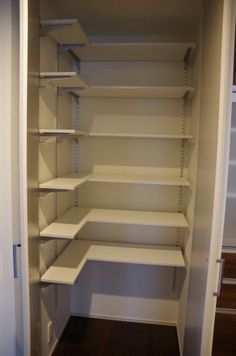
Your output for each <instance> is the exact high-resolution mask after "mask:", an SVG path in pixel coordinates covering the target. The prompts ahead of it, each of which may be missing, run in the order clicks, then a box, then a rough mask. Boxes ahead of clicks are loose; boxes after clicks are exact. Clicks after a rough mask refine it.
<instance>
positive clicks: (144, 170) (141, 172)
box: [39, 166, 190, 191]
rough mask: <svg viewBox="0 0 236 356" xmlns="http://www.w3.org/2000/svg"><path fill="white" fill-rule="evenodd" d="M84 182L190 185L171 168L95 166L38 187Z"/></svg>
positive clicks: (57, 188) (73, 186)
mask: <svg viewBox="0 0 236 356" xmlns="http://www.w3.org/2000/svg"><path fill="white" fill-rule="evenodd" d="M170 171H171V172H170ZM85 182H97V183H98V182H102V183H129V184H147V185H168V186H186V187H189V186H190V182H189V180H188V179H187V178H186V177H179V176H178V172H176V171H174V172H173V170H171V169H169V170H168V169H164V172H163V169H158V168H157V169H156V168H155V167H154V168H150V167H122V166H111V167H105V168H103V167H102V166H97V167H95V169H94V170H93V172H92V173H84V174H82V173H81V174H77V173H70V174H67V175H64V176H62V177H59V178H55V179H52V180H50V181H47V182H44V183H41V184H40V185H39V188H40V189H41V190H49V191H53V190H55V191H65V190H74V189H76V188H78V187H79V186H80V185H81V184H83V183H85Z"/></svg>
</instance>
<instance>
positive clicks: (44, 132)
mask: <svg viewBox="0 0 236 356" xmlns="http://www.w3.org/2000/svg"><path fill="white" fill-rule="evenodd" d="M39 134H40V135H41V136H46V137H48V136H49V137H57V136H59V137H62V136H66V137H67V136H68V137H70V136H72V137H76V136H85V135H87V134H86V132H84V131H81V130H73V129H39Z"/></svg>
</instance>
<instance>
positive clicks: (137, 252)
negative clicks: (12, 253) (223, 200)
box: [41, 240, 185, 285]
mask: <svg viewBox="0 0 236 356" xmlns="http://www.w3.org/2000/svg"><path fill="white" fill-rule="evenodd" d="M87 261H103V262H116V263H133V264H143V265H153V266H166V267H182V268H183V267H185V262H184V259H183V255H182V252H181V249H180V248H179V247H169V246H154V245H135V244H132V245H131V244H117V243H109V242H97V241H79V240H77V241H72V242H71V243H70V245H69V246H68V247H67V248H66V249H65V250H64V252H63V253H62V254H61V255H60V257H59V258H58V259H57V260H56V261H55V262H54V263H53V265H52V266H51V267H50V268H49V269H48V270H47V271H46V272H45V273H44V274H43V276H42V277H41V282H46V283H58V284H68V285H73V284H74V283H75V281H76V279H77V277H78V275H79V273H80V272H81V270H82V268H83V267H84V265H85V263H86V262H87Z"/></svg>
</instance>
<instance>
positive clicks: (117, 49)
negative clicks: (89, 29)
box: [73, 42, 196, 61]
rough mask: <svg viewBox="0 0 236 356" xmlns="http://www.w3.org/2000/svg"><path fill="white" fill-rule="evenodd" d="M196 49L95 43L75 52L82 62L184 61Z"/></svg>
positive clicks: (176, 44) (165, 44)
mask: <svg viewBox="0 0 236 356" xmlns="http://www.w3.org/2000/svg"><path fill="white" fill-rule="evenodd" d="M195 47H196V45H195V43H192V42H123V43H121V42H113V43H109V42H106V43H101V42H100V43H99V42H96V43H95V42H93V43H91V45H89V46H86V47H83V48H75V49H73V51H74V53H75V54H76V55H77V56H78V57H79V58H80V59H81V60H82V61H184V60H187V59H188V57H189V56H190V55H191V54H192V52H193V50H194V49H195Z"/></svg>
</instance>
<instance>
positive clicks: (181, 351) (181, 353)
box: [176, 324, 183, 356]
mask: <svg viewBox="0 0 236 356" xmlns="http://www.w3.org/2000/svg"><path fill="white" fill-rule="evenodd" d="M176 330H177V338H178V344H179V353H180V356H183V350H182V344H181V342H180V334H179V326H178V324H176Z"/></svg>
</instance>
